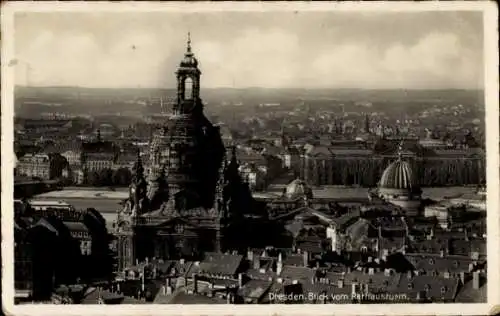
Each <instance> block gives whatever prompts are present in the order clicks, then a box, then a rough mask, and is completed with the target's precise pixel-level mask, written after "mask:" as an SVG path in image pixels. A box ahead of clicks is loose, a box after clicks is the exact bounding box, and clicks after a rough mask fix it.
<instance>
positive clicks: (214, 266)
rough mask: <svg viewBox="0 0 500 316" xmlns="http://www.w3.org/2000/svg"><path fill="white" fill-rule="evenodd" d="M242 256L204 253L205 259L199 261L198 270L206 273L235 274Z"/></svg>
mask: <svg viewBox="0 0 500 316" xmlns="http://www.w3.org/2000/svg"><path fill="white" fill-rule="evenodd" d="M242 260H243V256H241V255H230V254H220V253H215V252H209V253H206V255H205V259H204V260H203V261H202V262H200V272H201V273H207V274H222V275H235V274H236V272H237V270H238V268H239V267H240V265H241V262H242Z"/></svg>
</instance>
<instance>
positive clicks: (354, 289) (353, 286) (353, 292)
mask: <svg viewBox="0 0 500 316" xmlns="http://www.w3.org/2000/svg"><path fill="white" fill-rule="evenodd" d="M357 291H358V283H357V282H352V284H351V296H352V297H354V296H355V295H356V294H357Z"/></svg>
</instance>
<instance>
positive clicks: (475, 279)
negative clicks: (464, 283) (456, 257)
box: [472, 271, 480, 290]
mask: <svg viewBox="0 0 500 316" xmlns="http://www.w3.org/2000/svg"><path fill="white" fill-rule="evenodd" d="M479 280H480V278H479V271H474V272H473V273H472V288H473V289H474V290H478V289H479V286H480V283H479Z"/></svg>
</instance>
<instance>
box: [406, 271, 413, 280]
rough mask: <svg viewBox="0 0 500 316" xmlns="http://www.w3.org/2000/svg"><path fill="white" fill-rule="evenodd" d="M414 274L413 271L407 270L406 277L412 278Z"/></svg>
mask: <svg viewBox="0 0 500 316" xmlns="http://www.w3.org/2000/svg"><path fill="white" fill-rule="evenodd" d="M412 276H413V275H412V273H411V271H408V272H406V277H407V278H408V279H411V278H412Z"/></svg>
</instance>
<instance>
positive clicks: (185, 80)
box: [173, 33, 203, 115]
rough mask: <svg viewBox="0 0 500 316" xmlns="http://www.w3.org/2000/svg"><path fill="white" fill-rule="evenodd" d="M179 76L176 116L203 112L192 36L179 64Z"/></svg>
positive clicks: (199, 74)
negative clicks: (192, 49) (192, 47)
mask: <svg viewBox="0 0 500 316" xmlns="http://www.w3.org/2000/svg"><path fill="white" fill-rule="evenodd" d="M176 76H177V102H176V103H175V105H174V109H173V110H174V115H175V114H180V115H182V114H186V113H188V112H191V111H202V110H203V104H202V102H201V100H200V76H201V71H200V69H199V68H198V60H197V59H196V58H195V57H194V54H193V52H192V51H191V34H190V33H188V41H187V47H186V53H185V54H184V59H183V60H182V61H181V63H180V64H179V68H178V69H177V72H176Z"/></svg>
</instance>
